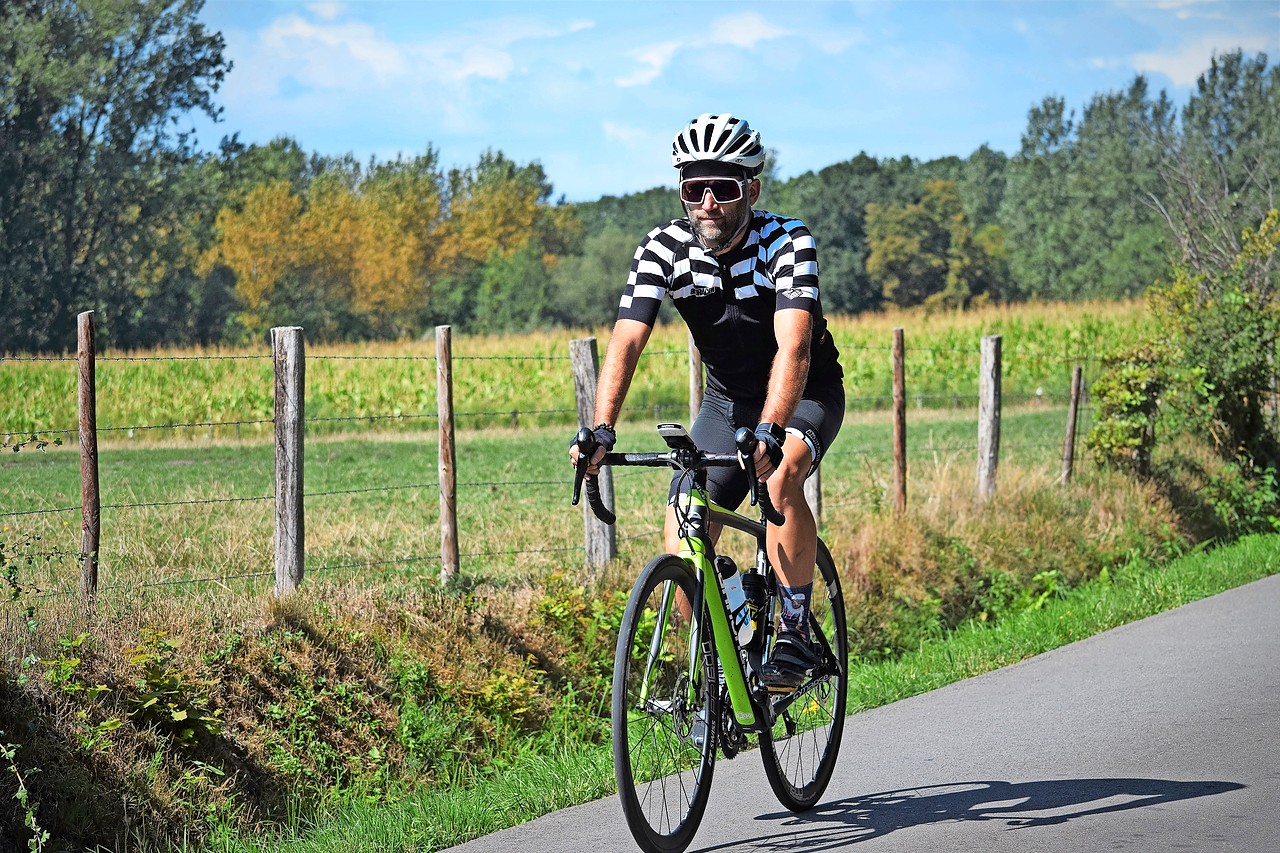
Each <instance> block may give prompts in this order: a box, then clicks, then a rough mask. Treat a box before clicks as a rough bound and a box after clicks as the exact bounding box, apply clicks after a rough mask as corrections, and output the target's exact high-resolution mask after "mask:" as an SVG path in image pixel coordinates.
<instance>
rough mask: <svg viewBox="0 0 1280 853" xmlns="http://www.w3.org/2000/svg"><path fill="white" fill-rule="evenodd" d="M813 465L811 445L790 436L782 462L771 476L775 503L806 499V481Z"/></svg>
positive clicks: (770, 492)
mask: <svg viewBox="0 0 1280 853" xmlns="http://www.w3.org/2000/svg"><path fill="white" fill-rule="evenodd" d="M812 466H813V457H812V455H811V454H810V452H809V445H807V444H805V443H804V441H802V440H800V439H798V438H796V437H794V436H788V437H787V443H786V445H785V446H784V447H783V453H782V463H781V464H780V465H779V466H778V468H777V470H776V471H775V472H774V475H773V476H772V477H770V478H769V497H770V498H771V499H772V500H773V502H774V503H775V504H791V503H794V502H796V501H803V500H804V481H805V480H806V479H807V478H808V476H809V469H810V468H811V467H812Z"/></svg>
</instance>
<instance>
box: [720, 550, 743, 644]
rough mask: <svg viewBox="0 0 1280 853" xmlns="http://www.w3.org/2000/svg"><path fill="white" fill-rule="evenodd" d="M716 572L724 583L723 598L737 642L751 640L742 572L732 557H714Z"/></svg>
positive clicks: (741, 642)
mask: <svg viewBox="0 0 1280 853" xmlns="http://www.w3.org/2000/svg"><path fill="white" fill-rule="evenodd" d="M715 565H716V572H717V573H718V574H719V575H720V580H721V581H722V582H723V583H724V600H725V604H727V605H728V606H729V622H730V625H731V626H732V628H733V630H734V631H736V632H737V634H738V643H739V644H740V645H746V644H747V643H749V642H751V614H750V613H748V612H747V594H746V593H745V592H743V590H742V574H741V573H740V572H739V571H738V566H737V564H736V563H734V562H733V558H732V557H725V556H719V557H716V564H715Z"/></svg>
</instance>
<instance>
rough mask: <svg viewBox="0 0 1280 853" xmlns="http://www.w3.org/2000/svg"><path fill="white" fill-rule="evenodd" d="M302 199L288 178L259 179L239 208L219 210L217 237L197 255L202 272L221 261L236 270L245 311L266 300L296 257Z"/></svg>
mask: <svg viewBox="0 0 1280 853" xmlns="http://www.w3.org/2000/svg"><path fill="white" fill-rule="evenodd" d="M301 212H302V199H301V198H299V197H298V196H297V195H295V194H294V193H293V190H292V188H291V187H290V185H289V182H288V181H271V182H269V183H265V184H259V185H258V186H256V187H254V188H253V189H252V190H250V191H249V193H248V194H247V195H246V196H245V199H244V204H243V205H241V207H240V209H239V210H236V209H233V208H229V207H228V208H223V209H222V210H221V211H219V212H218V218H217V225H216V227H217V230H218V242H217V243H216V244H214V246H213V248H212V249H210V250H209V252H207V253H206V254H205V256H204V258H203V259H202V263H201V272H202V273H205V274H207V273H208V271H209V270H210V269H212V268H213V266H214V265H216V264H219V263H221V264H225V265H226V266H227V267H229V268H230V269H231V271H232V272H233V273H235V277H236V295H237V296H238V297H239V298H240V300H241V301H242V302H243V303H244V305H245V307H246V308H248V309H249V310H250V311H257V310H259V309H261V308H262V307H263V306H264V305H266V304H267V303H268V302H269V301H270V297H271V291H272V289H273V288H274V287H275V286H276V283H277V282H278V281H279V280H280V277H281V276H282V275H284V274H285V272H286V271H288V270H289V269H291V268H292V267H293V266H294V265H296V263H297V262H298V247H297V246H296V245H295V242H294V232H295V229H296V228H297V225H298V217H299V215H300V214H301Z"/></svg>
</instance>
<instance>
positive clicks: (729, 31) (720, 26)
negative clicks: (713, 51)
mask: <svg viewBox="0 0 1280 853" xmlns="http://www.w3.org/2000/svg"><path fill="white" fill-rule="evenodd" d="M710 35H711V37H710V39H709V41H711V43H713V44H731V45H733V46H734V47H746V48H751V47H755V46H756V44H758V43H759V42H762V41H765V40H767V39H774V38H781V37H783V36H787V35H790V33H789V32H788V31H787V30H784V29H780V28H779V27H775V26H774V25H773V24H770V23H769V22H768V21H766V20H765V19H764V16H763V15H761V14H759V13H757V12H746V13H744V14H738V15H725V16H724V17H721V18H716V19H715V20H714V21H712V22H711V34H710Z"/></svg>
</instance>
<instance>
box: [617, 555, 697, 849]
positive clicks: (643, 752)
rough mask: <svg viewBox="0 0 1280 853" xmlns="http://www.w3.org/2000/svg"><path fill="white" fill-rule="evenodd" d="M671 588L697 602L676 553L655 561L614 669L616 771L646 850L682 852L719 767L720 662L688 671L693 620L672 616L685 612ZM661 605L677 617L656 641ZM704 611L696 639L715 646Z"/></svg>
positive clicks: (623, 632)
mask: <svg viewBox="0 0 1280 853" xmlns="http://www.w3.org/2000/svg"><path fill="white" fill-rule="evenodd" d="M668 584H672V585H674V589H675V590H678V591H679V592H680V594H682V595H683V596H684V600H685V601H688V602H691V601H694V600H695V595H696V592H697V580H696V579H695V576H694V574H693V572H692V570H691V569H690V568H689V565H688V564H687V563H686V562H685V561H684V560H682V559H680V558H679V557H675V556H673V555H671V554H663V555H661V556H658V557H655V558H654V559H653V560H651V561H650V562H649V565H647V566H646V567H645V569H644V571H642V572H641V573H640V576H639V577H638V578H637V579H636V583H635V586H634V587H633V588H632V590H631V597H630V598H629V599H628V601H627V607H626V611H625V612H624V613H623V617H622V624H621V626H620V628H619V632H618V647H617V653H616V655H615V657H614V667H613V711H612V715H613V767H614V774H615V775H616V777H617V782H618V795H619V798H620V799H621V801H622V811H623V814H624V815H625V816H626V819H627V826H628V827H629V828H630V829H631V834H632V836H633V837H634V838H635V840H636V843H637V844H639V846H640V848H641V849H642V850H645V851H646V853H680V851H682V850H684V849H685V848H686V847H688V846H689V842H691V841H692V840H693V836H694V833H695V832H697V830H698V824H699V823H700V822H701V821H702V815H703V812H704V811H705V810H706V807H707V799H708V797H709V796H710V794H711V778H712V775H713V773H714V770H715V760H716V737H717V733H716V726H717V720H718V718H719V713H718V699H717V689H716V687H717V683H718V678H717V674H716V673H717V669H716V666H717V665H716V661H715V658H714V655H707V654H700V655H699V660H700V665H699V666H698V667H697V671H696V672H694V673H690V672H689V669H690V660H691V658H690V654H689V652H690V644H691V643H694V644H697V643H698V640H697V639H695V638H694V637H693V636H692V634H693V631H692V626H691V620H689V619H688V618H687V617H685V616H683V615H679V614H678V612H677V613H672V612H671V611H679V610H680V609H681V605H679V604H678V603H677V600H678V599H679V596H678V595H668V594H667V591H668V590H669V589H670V587H669V586H668ZM664 600H665V601H666V602H667V604H666V608H667V611H668V613H669V615H670V616H671V617H672V618H667V619H665V620H663V622H664V623H665V624H663V626H662V627H663V630H662V631H661V633H660V634H659V633H658V632H656V631H655V629H656V628H657V627H658V626H659V618H658V614H659V608H660V607H661V606H663V601H664ZM683 609H684V610H688V609H689V606H688V605H687V604H685V605H683ZM705 613H706V610H705V608H703V614H704V618H702V619H700V620H698V624H699V626H700V629H699V634H701V635H703V636H705V637H706V638H708V639H709V638H710V632H711V624H710V621H709V620H708V619H706V618H705ZM655 640H656V641H655ZM704 645H705V644H704ZM651 649H652V650H656V651H657V654H656V655H653V654H651ZM651 660H652V663H650V661H651ZM691 682H692V689H690V683H691ZM646 684H647V685H648V688H647V691H645V688H644V685H646ZM700 712H701V713H702V733H703V734H702V738H701V741H702V742H701V743H700V744H699V743H697V742H696V739H695V733H696V729H695V727H696V726H697V724H698V720H699V716H698V715H699V713H700Z"/></svg>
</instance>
